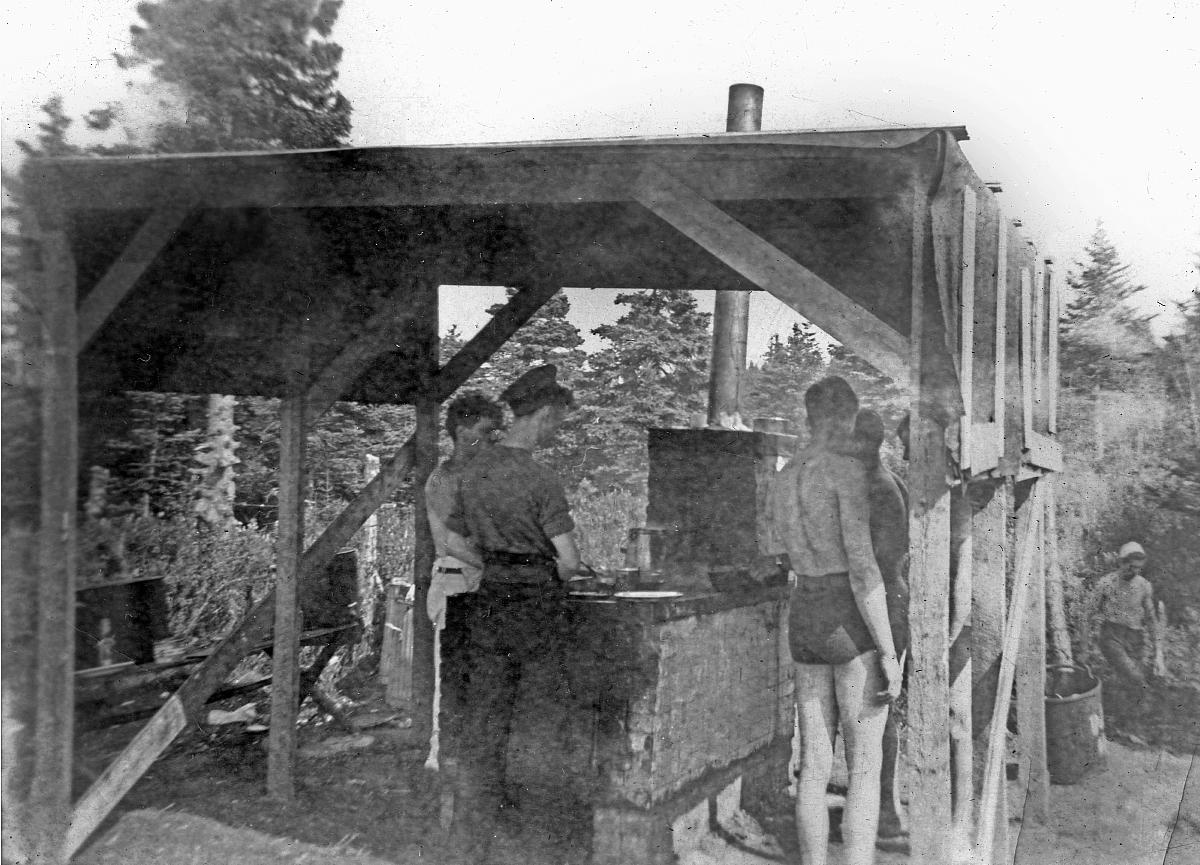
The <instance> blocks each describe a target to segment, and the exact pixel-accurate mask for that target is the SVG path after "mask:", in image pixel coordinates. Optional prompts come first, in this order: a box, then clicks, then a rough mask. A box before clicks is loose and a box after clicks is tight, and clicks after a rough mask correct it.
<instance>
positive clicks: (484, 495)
mask: <svg viewBox="0 0 1200 865" xmlns="http://www.w3.org/2000/svg"><path fill="white" fill-rule="evenodd" d="M556 374H557V370H556V369H555V367H553V366H542V367H538V368H537V369H533V370H530V371H529V372H527V373H525V374H524V375H522V376H521V377H520V378H519V379H517V380H516V381H515V382H513V384H512V385H511V386H510V387H509V388H508V390H506V391H505V392H504V393H503V394H501V399H503V400H504V401H505V402H507V403H508V404H509V406H510V407H511V408H512V412H513V416H514V419H513V421H512V424H511V425H510V426H509V428H508V432H507V433H506V435H505V437H504V439H503V441H502V442H501V443H500V444H497V445H496V446H494V447H492V448H489V449H487V450H485V451H483V452H482V453H480V454H479V455H477V456H476V458H475V459H474V460H472V461H471V463H470V464H469V465H468V466H467V467H466V468H465V469H464V471H463V473H462V476H461V479H460V481H459V486H458V492H457V494H456V496H455V499H454V504H453V507H452V508H451V511H450V514H449V516H448V517H447V519H446V529H447V534H446V537H447V548H448V550H449V551H450V553H452V554H453V555H455V556H457V557H458V558H459V559H462V560H463V561H470V559H471V558H472V556H473V555H474V554H475V553H474V550H476V549H477V550H478V555H479V558H480V560H481V562H482V566H483V574H482V577H481V580H480V584H479V589H478V590H477V591H476V592H475V593H473V594H461V595H455V596H453V597H451V598H450V599H449V602H448V605H447V611H446V626H447V631H448V632H449V631H453V632H455V633H456V634H457V636H458V639H456V640H455V641H454V643H453V648H452V647H451V645H450V644H447V646H446V647H445V652H444V657H443V669H444V670H445V672H446V674H447V675H446V682H447V688H449V687H451V684H450V683H451V680H453V681H454V683H455V687H456V689H457V696H456V701H457V702H456V703H455V705H456V708H457V709H459V710H460V712H459V714H460V716H461V717H460V719H459V721H458V723H450V719H445V720H446V723H443V725H442V726H443V729H444V730H446V731H447V733H448V734H449V735H450V736H451V737H452V738H453V739H454V740H457V741H454V742H452V743H451V747H452V749H453V751H454V753H455V754H456V755H457V757H458V759H459V771H458V779H457V784H456V801H455V807H454V817H453V821H452V824H451V838H450V842H451V845H452V847H453V851H452V853H453V855H458V856H460V857H462V859H463V861H468V862H482V861H485V860H486V858H487V855H488V848H489V846H490V844H491V842H492V839H493V838H494V837H495V834H496V830H497V826H498V818H499V816H500V811H501V807H502V805H503V804H504V792H505V768H506V767H505V762H506V754H507V750H508V740H509V727H510V724H511V722H512V718H513V710H514V706H515V703H516V699H517V692H518V689H520V686H521V680H522V678H523V677H528V676H530V675H537V674H539V673H540V674H545V673H546V672H547V671H548V669H549V668H551V667H553V660H554V659H555V658H557V657H559V655H560V647H561V646H562V641H563V640H564V639H565V638H566V636H567V634H566V630H567V628H566V622H567V605H566V598H567V593H566V588H565V584H564V581H565V580H567V579H569V578H570V577H572V576H574V575H575V573H576V571H577V570H578V569H579V553H578V551H577V549H576V546H575V540H574V535H573V532H574V529H575V523H574V521H573V520H572V519H571V513H570V509H569V507H568V505H567V498H566V495H565V494H564V492H563V487H562V484H561V482H560V481H559V479H558V477H557V475H555V473H554V472H553V471H552V470H551V469H550V468H548V467H547V466H545V465H543V464H542V463H539V462H537V461H536V460H534V458H533V451H534V449H535V448H537V447H538V446H539V445H544V444H546V443H548V442H549V441H550V440H552V438H553V436H554V435H555V433H556V432H557V430H558V428H559V426H560V425H561V424H562V421H563V419H564V417H565V414H566V411H567V409H568V408H569V407H570V406H571V405H572V404H573V398H572V394H571V391H570V390H569V389H567V388H565V387H563V386H561V385H560V384H558V382H557V381H556ZM468 538H469V539H470V540H469V541H468V540H467V539H468ZM547 660H549V661H550V662H551V663H550V664H549V665H548V664H547V663H546V662H547ZM551 685H552V683H545V690H548V689H550V688H551ZM529 691H530V692H531V693H538V692H539V688H536V687H535V688H531V689H529Z"/></svg>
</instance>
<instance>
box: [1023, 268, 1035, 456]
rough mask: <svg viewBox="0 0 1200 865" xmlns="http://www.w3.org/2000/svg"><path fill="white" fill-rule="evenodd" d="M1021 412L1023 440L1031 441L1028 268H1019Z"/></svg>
mask: <svg viewBox="0 0 1200 865" xmlns="http://www.w3.org/2000/svg"><path fill="white" fill-rule="evenodd" d="M1021 413H1022V428H1023V430H1024V436H1025V437H1024V440H1023V441H1022V442H1021V445H1022V447H1028V446H1029V443H1030V442H1031V441H1033V283H1032V280H1031V277H1030V275H1029V268H1028V267H1022V268H1021Z"/></svg>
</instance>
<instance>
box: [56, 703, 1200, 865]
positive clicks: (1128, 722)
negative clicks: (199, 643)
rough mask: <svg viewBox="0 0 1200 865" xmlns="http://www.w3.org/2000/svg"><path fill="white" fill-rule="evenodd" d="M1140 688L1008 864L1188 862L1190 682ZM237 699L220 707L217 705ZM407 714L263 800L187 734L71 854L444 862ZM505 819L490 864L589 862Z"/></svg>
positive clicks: (1193, 836) (1197, 811)
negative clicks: (1099, 755) (1081, 777)
mask: <svg viewBox="0 0 1200 865" xmlns="http://www.w3.org/2000/svg"><path fill="white" fill-rule="evenodd" d="M352 696H353V698H354V700H355V703H356V705H355V706H354V707H353V709H352V711H353V712H354V713H355V714H359V715H362V714H368V715H373V716H374V717H376V718H378V719H380V720H384V719H386V718H388V717H389V716H394V715H395V714H396V713H395V712H391V711H390V710H386V707H383V706H382V704H381V703H380V702H379V699H378V696H379V695H378V689H377V688H373V686H372V685H371V684H370V683H367V684H364V685H362V686H359V687H358V688H356V689H353V691H352ZM1139 697H1140V699H1139V700H1137V701H1130V700H1128V699H1127V700H1124V701H1118V700H1116V699H1115V698H1114V700H1113V703H1114V705H1116V706H1118V707H1119V709H1120V710H1119V711H1114V710H1113V707H1110V706H1109V705H1108V702H1109V701H1107V700H1106V723H1107V725H1108V730H1109V739H1110V743H1109V746H1108V768H1107V770H1106V771H1104V772H1102V773H1098V774H1095V775H1093V776H1091V777H1090V778H1087V779H1086V780H1085V781H1084V782H1082V783H1080V784H1078V785H1073V786H1054V787H1052V788H1051V794H1052V795H1051V798H1052V805H1051V815H1050V819H1049V821H1048V822H1046V823H1045V824H1039V823H1036V822H1034V821H1032V820H1023V819H1022V815H1017V814H1014V815H1013V817H1014V819H1013V822H1012V824H1011V829H1012V832H1011V835H1012V837H1013V839H1014V843H1015V844H1016V845H1017V849H1016V858H1017V862H1018V863H1021V865H1068V863H1069V865H1082V863H1089V865H1090V863H1096V865H1108V863H1112V865H1117V863H1137V865H1141V863H1151V862H1153V863H1154V865H1164V863H1165V865H1184V863H1192V862H1200V846H1198V845H1200V841H1198V836H1200V779H1198V777H1197V776H1198V774H1200V772H1198V771H1197V769H1196V768H1193V764H1194V763H1195V762H1197V761H1196V760H1195V758H1194V754H1195V753H1196V751H1197V745H1198V744H1200V736H1198V729H1200V727H1198V725H1200V691H1197V690H1196V689H1193V688H1182V687H1175V688H1168V687H1166V686H1164V685H1161V684H1160V685H1157V686H1154V687H1152V688H1151V689H1148V690H1147V691H1146V692H1145V693H1144V694H1141V695H1139ZM238 702H239V703H245V702H246V700H242V701H238ZM235 707H236V704H234V703H231V704H229V705H227V706H224V707H223V708H227V709H232V708H235ZM258 707H259V710H260V711H261V712H264V713H265V711H266V709H267V699H266V695H265V694H261V695H259V700H258ZM404 720H405V719H404V718H403V717H392V719H391V720H390V721H388V722H386V723H384V724H382V725H381V726H377V727H373V728H371V729H367V730H364V731H362V732H363V733H364V734H365V735H369V736H371V737H372V741H371V742H370V744H366V745H365V746H361V747H357V748H352V749H350V750H345V751H342V752H338V753H326V754H324V755H315V754H314V755H307V756H305V755H304V754H303V753H302V756H300V757H299V759H298V762H297V767H296V777H297V797H296V800H295V802H293V803H281V802H276V801H272V800H270V799H267V798H266V797H264V796H263V791H264V787H265V781H266V763H267V760H266V749H265V747H264V745H263V738H264V736H263V734H261V733H258V734H255V733H249V732H246V730H245V726H244V725H242V724H235V725H229V726H225V727H206V726H205V727H197V728H193V729H190V730H188V731H187V732H185V733H184V734H183V735H182V736H181V737H180V738H179V739H178V740H177V741H176V742H175V743H174V744H173V745H172V746H171V748H170V749H168V751H167V752H166V753H165V754H164V755H163V756H162V757H161V758H160V759H159V760H158V761H157V762H156V763H155V764H154V765H153V766H152V768H151V769H150V771H149V772H148V773H147V774H146V775H145V776H144V777H143V778H142V780H141V781H140V782H139V783H138V784H137V785H136V786H135V787H134V788H133V790H132V791H130V793H129V795H128V796H127V797H126V798H125V800H124V801H123V802H122V803H121V805H120V807H119V809H118V811H117V813H115V814H114V815H113V816H112V817H110V819H109V821H108V822H107V823H106V824H105V826H104V827H102V829H101V831H100V832H99V833H97V836H96V837H95V838H94V839H93V841H92V842H91V844H90V845H89V846H88V847H86V848H85V850H84V851H83V853H82V854H81V855H80V857H79V858H78V860H77V861H79V862H81V863H86V865H113V863H117V862H129V863H134V865H142V863H145V865H150V863H159V862H162V863H166V862H171V863H182V865H208V863H222V865H223V863H228V862H232V861H238V862H249V863H252V865H275V863H285V862H286V863H300V862H303V863H307V865H325V863H329V865H334V863H342V862H348V863H353V862H361V863H364V865H374V863H382V862H391V863H404V865H408V863H414V865H416V863H420V865H426V863H431V865H437V863H438V862H440V861H442V860H443V856H444V850H443V849H442V846H441V843H440V838H441V834H442V833H441V830H440V821H441V819H442V816H443V815H442V801H443V797H442V789H441V788H442V774H441V773H437V772H432V771H430V770H428V769H426V768H424V763H425V758H426V753H427V743H425V742H422V741H416V740H415V738H414V735H413V733H412V730H411V729H406V728H405V727H404V726H403V722H404ZM136 729H137V727H136V725H127V726H126V727H124V728H110V729H109V730H106V731H101V732H98V733H93V734H89V735H87V736H86V737H85V738H83V739H82V740H81V741H80V742H79V748H78V754H79V782H80V784H81V785H83V784H86V783H87V782H88V780H89V779H90V778H91V777H94V776H95V774H97V773H98V772H99V770H100V769H101V768H102V767H103V765H104V764H105V762H107V760H108V759H110V758H111V756H113V755H114V754H115V753H117V752H119V750H120V748H121V747H122V746H123V744H124V742H125V741H127V740H128V738H130V737H131V736H132V735H133V733H134V732H136ZM345 736H346V734H345V733H344V731H342V730H340V729H337V728H336V727H334V726H332V725H330V724H328V723H326V722H325V719H324V718H323V716H315V717H313V718H311V719H310V720H309V722H308V724H307V725H306V726H304V727H303V728H302V729H301V731H300V734H299V738H300V744H301V746H310V745H320V744H321V743H325V744H326V745H328V744H329V743H330V742H331V741H332V742H335V743H336V742H337V741H338V740H339V738H341V739H344V738H345ZM360 744H361V743H360ZM1189 777H1190V780H1189ZM1185 786H1186V787H1187V790H1188V796H1187V797H1185V796H1184V790H1185ZM509 814H510V817H509V819H508V820H507V821H506V823H505V826H504V830H505V831H504V835H503V837H502V838H501V840H500V843H499V846H498V848H497V851H496V853H497V858H498V860H499V861H500V862H502V863H513V865H517V863H528V865H559V863H576V862H578V863H583V862H586V858H587V847H588V832H587V827H586V826H585V825H583V823H582V822H580V821H579V819H578V818H579V816H580V815H578V814H574V813H567V812H564V811H563V810H562V809H561V808H560V807H559V806H558V805H557V804H556V802H555V801H554V800H547V799H535V798H532V797H527V798H526V799H525V800H524V801H522V802H520V803H518V805H517V807H515V808H514V809H512V810H511V811H509ZM768 828H769V829H771V830H772V831H774V832H775V833H776V834H777V835H778V836H780V837H779V840H780V846H781V847H782V848H783V849H784V850H785V851H786V852H787V855H790V856H792V857H794V856H795V845H794V842H793V840H792V837H794V836H792V837H789V836H791V834H792V831H793V826H792V823H791V815H790V814H788V813H780V814H778V815H774V816H773V819H771V820H770V821H769V823H768ZM564 829H565V830H566V831H564ZM704 850H705V851H706V852H703V855H701V853H700V852H697V853H696V854H695V855H694V856H692V857H691V859H693V860H695V861H696V862H710V861H711V862H733V861H734V860H735V858H736V860H738V861H744V862H749V863H753V862H769V861H772V859H771V858H766V857H762V856H756V855H753V854H752V853H750V852H747V851H746V850H742V849H739V850H734V849H733V848H729V847H720V845H717V846H716V847H714V846H713V845H712V844H709V845H708V846H706V847H705V848H704ZM722 850H723V851H725V852H720V851H722ZM775 855H776V856H778V853H777V852H776V853H775ZM839 856H840V849H839V848H838V847H837V845H834V846H833V848H832V849H831V857H830V863H831V865H837V863H838V862H839V861H840V859H839ZM705 857H707V858H705ZM685 861H689V860H688V859H687V858H686V857H685ZM774 861H778V859H775V860H774ZM792 861H797V860H795V859H794V858H793V860H792ZM878 861H879V862H880V863H881V865H894V863H903V862H906V861H907V860H906V858H905V857H904V856H901V855H896V854H880V857H879V860H878Z"/></svg>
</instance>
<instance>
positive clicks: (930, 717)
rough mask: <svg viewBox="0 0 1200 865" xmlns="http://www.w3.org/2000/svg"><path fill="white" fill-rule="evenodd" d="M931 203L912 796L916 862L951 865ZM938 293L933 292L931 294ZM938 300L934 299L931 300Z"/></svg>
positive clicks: (913, 568) (915, 298)
mask: <svg viewBox="0 0 1200 865" xmlns="http://www.w3.org/2000/svg"><path fill="white" fill-rule="evenodd" d="M928 209H929V208H928V200H927V198H926V197H925V195H924V194H923V192H920V191H918V192H916V193H915V194H914V195H913V219H912V226H913V241H912V322H913V327H912V331H913V333H912V338H911V352H912V354H911V358H910V362H909V368H910V369H911V370H912V384H913V387H912V411H911V418H912V423H911V437H910V449H909V453H910V462H909V487H910V491H911V496H910V503H911V509H910V515H909V556H910V561H911V565H910V570H909V590H910V600H909V632H910V643H911V650H910V651H911V652H912V665H911V667H910V671H911V672H910V679H909V690H908V713H909V714H908V719H909V756H910V758H911V760H912V762H913V764H914V768H915V770H916V771H915V782H914V785H913V788H912V790H911V794H910V803H909V823H910V826H911V837H912V855H913V861H914V862H917V863H922V865H935V863H939V865H940V863H945V862H948V861H949V860H950V833H949V832H948V831H947V830H948V829H949V828H950V825H951V809H950V737H949V729H948V727H949V713H948V712H947V706H948V705H949V702H950V690H949V645H948V642H947V637H948V633H949V625H950V616H949V603H948V601H949V597H950V491H949V487H948V486H947V482H946V471H947V464H946V445H945V427H944V425H943V424H940V423H938V422H937V419H936V418H935V417H933V416H931V415H932V412H931V406H930V405H928V404H927V403H926V400H927V399H928V398H931V396H932V394H933V393H936V390H935V387H936V384H937V383H936V382H932V381H929V380H928V377H927V375H926V373H927V371H928V369H927V368H928V367H929V366H930V365H931V364H930V360H931V358H932V353H933V351H934V350H935V344H934V343H935V339H934V338H933V331H935V330H936V319H937V318H939V317H940V315H941V312H940V311H939V310H938V309H936V308H935V307H934V304H933V303H932V302H930V303H926V282H927V279H928V278H929V276H928V273H927V270H928V269H930V262H929V261H928V260H927V255H928V249H927V247H928V246H929V245H930V244H929V224H928V220H929V213H928ZM931 294H932V292H931ZM931 301H932V298H931Z"/></svg>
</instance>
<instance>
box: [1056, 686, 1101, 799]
mask: <svg viewBox="0 0 1200 865" xmlns="http://www.w3.org/2000/svg"><path fill="white" fill-rule="evenodd" d="M1107 765H1108V757H1107V755H1106V742H1105V739H1104V702H1103V696H1102V691H1101V686H1100V680H1099V679H1097V678H1096V677H1095V676H1093V675H1092V671H1091V670H1089V669H1088V668H1087V667H1086V666H1083V665H1075V664H1050V665H1048V666H1047V667H1046V767H1047V769H1048V770H1049V772H1050V781H1051V782H1052V783H1054V784H1077V783H1079V782H1080V781H1082V780H1083V779H1084V778H1085V777H1087V776H1088V775H1090V774H1092V773H1094V772H1099V771H1103V770H1104V769H1105V768H1106V767H1107Z"/></svg>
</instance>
